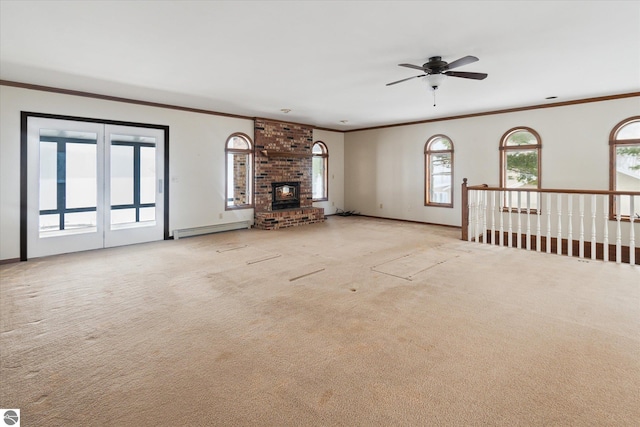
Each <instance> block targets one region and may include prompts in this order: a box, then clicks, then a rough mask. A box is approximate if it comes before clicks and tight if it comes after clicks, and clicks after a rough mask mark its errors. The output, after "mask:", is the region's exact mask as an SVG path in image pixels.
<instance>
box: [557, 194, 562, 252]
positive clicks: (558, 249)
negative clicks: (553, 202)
mask: <svg viewBox="0 0 640 427" xmlns="http://www.w3.org/2000/svg"><path fill="white" fill-rule="evenodd" d="M556 252H557V254H558V255H562V194H560V193H558V237H557V241H556Z"/></svg>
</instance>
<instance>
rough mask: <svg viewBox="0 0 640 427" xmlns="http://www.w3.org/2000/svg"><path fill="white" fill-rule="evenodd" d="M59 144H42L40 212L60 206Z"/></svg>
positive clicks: (42, 142)
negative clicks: (58, 201) (58, 178)
mask: <svg viewBox="0 0 640 427" xmlns="http://www.w3.org/2000/svg"><path fill="white" fill-rule="evenodd" d="M57 164H58V144H57V143H55V142H44V141H41V142H40V210H41V211H42V210H51V209H56V208H57V206H58V203H57V200H58V185H57V183H58V181H57V176H58V175H57V172H58V166H57Z"/></svg>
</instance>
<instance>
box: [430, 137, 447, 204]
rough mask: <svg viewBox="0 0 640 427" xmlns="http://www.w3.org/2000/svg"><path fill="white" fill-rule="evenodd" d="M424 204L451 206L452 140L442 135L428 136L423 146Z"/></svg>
mask: <svg viewBox="0 0 640 427" xmlns="http://www.w3.org/2000/svg"><path fill="white" fill-rule="evenodd" d="M424 156H425V172H426V173H425V202H424V204H425V206H427V205H429V206H443V207H449V208H452V207H453V186H452V183H453V142H451V139H449V138H448V137H446V136H444V135H435V136H432V137H431V138H429V140H428V141H427V143H426V144H425V146H424Z"/></svg>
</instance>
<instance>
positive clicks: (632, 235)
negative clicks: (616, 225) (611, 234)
mask: <svg viewBox="0 0 640 427" xmlns="http://www.w3.org/2000/svg"><path fill="white" fill-rule="evenodd" d="M634 198H635V197H633V196H629V199H630V200H629V264H631V265H635V264H636V232H635V230H634V229H633V223H634V220H635V213H636V210H635V207H634V206H633V204H634V200H633V199H634Z"/></svg>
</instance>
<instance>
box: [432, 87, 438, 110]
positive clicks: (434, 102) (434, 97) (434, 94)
mask: <svg viewBox="0 0 640 427" xmlns="http://www.w3.org/2000/svg"><path fill="white" fill-rule="evenodd" d="M436 89H437V87H434V88H433V106H434V107H435V106H436Z"/></svg>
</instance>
